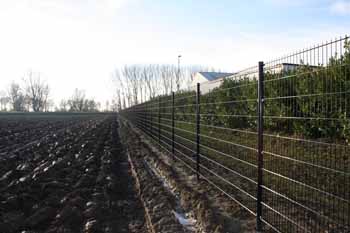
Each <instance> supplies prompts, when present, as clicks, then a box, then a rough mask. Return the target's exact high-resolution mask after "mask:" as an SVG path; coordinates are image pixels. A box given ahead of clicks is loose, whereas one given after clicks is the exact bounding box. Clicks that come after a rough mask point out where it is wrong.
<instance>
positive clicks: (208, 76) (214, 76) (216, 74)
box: [199, 72, 234, 81]
mask: <svg viewBox="0 0 350 233" xmlns="http://www.w3.org/2000/svg"><path fill="white" fill-rule="evenodd" d="M199 73H200V74H201V75H202V76H203V77H205V78H206V79H207V80H208V81H213V80H216V79H219V78H224V77H227V76H231V75H233V74H234V73H222V72H199Z"/></svg>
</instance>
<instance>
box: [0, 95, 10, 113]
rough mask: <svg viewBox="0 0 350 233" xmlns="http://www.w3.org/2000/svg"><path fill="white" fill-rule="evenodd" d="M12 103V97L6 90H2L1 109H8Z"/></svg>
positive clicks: (0, 97)
mask: <svg viewBox="0 0 350 233" xmlns="http://www.w3.org/2000/svg"><path fill="white" fill-rule="evenodd" d="M9 103H10V97H9V96H7V95H6V92H5V91H1V92H0V111H7V106H8V104H9Z"/></svg>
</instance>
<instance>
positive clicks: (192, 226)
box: [173, 211, 197, 232]
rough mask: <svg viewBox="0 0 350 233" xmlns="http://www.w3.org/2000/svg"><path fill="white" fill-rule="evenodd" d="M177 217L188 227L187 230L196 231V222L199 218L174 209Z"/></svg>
mask: <svg viewBox="0 0 350 233" xmlns="http://www.w3.org/2000/svg"><path fill="white" fill-rule="evenodd" d="M173 213H174V215H175V217H176V218H177V220H178V221H179V222H180V224H181V225H182V226H183V227H184V228H186V229H187V230H189V231H191V232H195V231H196V223H197V220H196V219H194V218H191V217H186V214H183V213H180V212H176V211H173Z"/></svg>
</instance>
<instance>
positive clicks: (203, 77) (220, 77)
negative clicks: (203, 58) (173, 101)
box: [191, 72, 234, 94]
mask: <svg viewBox="0 0 350 233" xmlns="http://www.w3.org/2000/svg"><path fill="white" fill-rule="evenodd" d="M232 75H234V73H221V72H197V73H196V74H195V75H194V77H193V80H192V85H191V87H192V88H191V89H192V90H196V88H197V87H196V86H197V83H200V84H201V93H202V94H206V93H208V92H209V91H210V90H213V89H214V88H216V87H219V86H220V85H221V84H222V83H223V81H224V78H226V77H228V76H232Z"/></svg>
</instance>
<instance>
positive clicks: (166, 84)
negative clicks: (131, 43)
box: [112, 64, 220, 110]
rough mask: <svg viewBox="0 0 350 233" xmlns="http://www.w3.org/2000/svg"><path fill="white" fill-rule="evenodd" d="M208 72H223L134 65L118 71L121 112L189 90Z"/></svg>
mask: <svg viewBox="0 0 350 233" xmlns="http://www.w3.org/2000/svg"><path fill="white" fill-rule="evenodd" d="M204 71H213V72H214V71H216V72H220V70H219V69H215V68H213V67H207V66H200V65H190V66H180V67H179V66H176V65H169V64H146V65H137V64H132V65H124V66H122V67H120V68H117V69H115V71H114V73H113V75H112V78H113V81H114V83H115V87H116V98H115V99H116V105H117V109H118V110H122V109H126V108H128V107H131V106H133V105H136V104H139V103H143V102H146V101H148V100H151V99H153V98H155V97H156V96H159V95H170V94H171V92H173V91H175V92H179V91H180V90H189V89H190V88H191V85H192V81H193V78H194V76H195V74H196V73H197V72H204Z"/></svg>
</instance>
